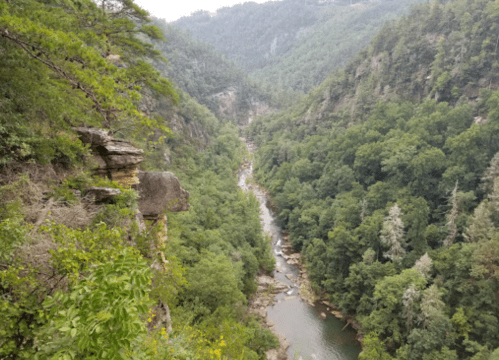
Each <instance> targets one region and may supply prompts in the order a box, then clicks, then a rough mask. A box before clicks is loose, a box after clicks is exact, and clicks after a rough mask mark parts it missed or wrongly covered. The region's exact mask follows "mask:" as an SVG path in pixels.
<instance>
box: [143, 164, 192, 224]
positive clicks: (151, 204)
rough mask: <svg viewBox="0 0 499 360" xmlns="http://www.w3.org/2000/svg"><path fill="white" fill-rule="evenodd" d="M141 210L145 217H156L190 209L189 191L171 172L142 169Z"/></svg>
mask: <svg viewBox="0 0 499 360" xmlns="http://www.w3.org/2000/svg"><path fill="white" fill-rule="evenodd" d="M138 178H139V186H138V190H139V195H140V197H139V201H138V203H139V210H140V212H141V213H142V215H143V216H144V218H145V219H151V220H154V219H156V218H157V217H158V216H159V215H160V214H164V213H166V212H179V211H187V210H189V203H188V202H187V199H188V198H189V193H188V192H187V191H185V190H184V189H182V187H181V186H180V182H179V181H178V179H177V177H176V176H175V175H174V174H172V173H170V172H155V171H140V172H139V173H138Z"/></svg>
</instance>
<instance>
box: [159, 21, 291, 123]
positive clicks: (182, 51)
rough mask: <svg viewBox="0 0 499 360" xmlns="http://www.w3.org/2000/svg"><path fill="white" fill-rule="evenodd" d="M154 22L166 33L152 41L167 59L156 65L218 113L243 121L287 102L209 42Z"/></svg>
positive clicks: (201, 102) (281, 95)
mask: <svg viewBox="0 0 499 360" xmlns="http://www.w3.org/2000/svg"><path fill="white" fill-rule="evenodd" d="M153 24H154V25H156V26H157V27H158V28H159V29H160V30H161V31H162V33H163V34H164V37H165V40H164V41H163V40H161V41H154V45H155V48H156V49H157V50H158V51H160V53H161V55H162V56H164V57H165V58H167V59H168V62H156V63H155V64H154V65H155V68H156V69H158V70H159V71H160V72H161V73H162V74H163V75H164V76H165V77H167V78H169V79H172V80H173V81H174V82H175V84H177V85H178V86H179V87H180V88H181V89H182V90H183V91H185V92H187V93H188V94H189V95H190V96H192V97H194V98H195V99H196V100H197V101H198V102H199V103H200V104H203V105H205V106H207V107H208V108H209V109H210V110H211V112H212V113H213V114H215V115H216V116H217V117H219V118H225V119H228V120H229V119H230V120H237V121H238V122H239V123H241V124H244V123H247V122H248V118H250V117H253V116H256V115H262V114H264V113H268V112H269V111H270V110H271V109H275V108H277V107H280V106H282V105H286V104H287V103H288V102H287V98H286V96H285V95H284V94H282V92H272V93H271V92H269V91H264V90H263V89H262V88H261V87H259V86H257V85H256V84H254V83H253V82H252V81H251V80H250V79H249V78H248V76H247V74H246V73H245V71H244V70H242V68H241V67H240V66H239V65H237V64H236V63H235V62H234V61H232V60H228V59H227V58H225V57H224V56H223V55H221V54H220V53H218V52H216V51H215V50H214V48H213V46H212V45H210V44H207V43H204V42H201V41H200V40H196V39H195V38H193V37H192V36H191V35H190V34H189V33H188V31H186V30H183V29H181V28H179V27H177V26H175V25H173V24H167V23H166V22H165V21H164V20H157V19H156V20H154V21H153Z"/></svg>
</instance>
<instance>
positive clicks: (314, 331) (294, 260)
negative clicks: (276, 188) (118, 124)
mask: <svg viewBox="0 0 499 360" xmlns="http://www.w3.org/2000/svg"><path fill="white" fill-rule="evenodd" d="M242 140H243V141H245V142H246V144H247V145H248V149H249V151H250V152H253V151H254V150H255V147H254V146H253V145H252V144H251V143H250V142H248V141H246V140H245V139H242ZM252 173H253V166H252V162H251V161H247V162H245V164H244V165H243V166H242V168H241V170H240V173H239V186H240V187H241V189H243V190H244V191H247V192H252V193H253V194H254V195H255V196H256V197H257V199H258V200H259V202H260V209H261V216H260V218H261V220H262V224H263V231H264V233H265V234H266V235H268V236H269V237H270V238H271V241H272V250H273V252H274V257H275V258H276V269H275V271H274V274H273V276H269V275H260V276H259V277H258V290H257V293H256V294H255V296H254V297H253V298H252V299H251V300H250V309H251V312H252V313H253V314H255V315H257V316H259V317H260V318H262V319H263V326H264V327H266V328H268V329H270V330H271V331H272V332H273V333H274V334H275V335H276V336H277V337H278V339H279V342H280V347H279V348H278V349H272V350H270V351H268V352H267V359H272V360H288V359H290V358H296V359H310V358H311V359H318V360H319V359H320V360H322V359H324V360H325V359H327V360H335V359H337V360H353V359H357V357H358V353H359V352H360V346H359V344H358V342H356V341H355V336H356V334H355V332H353V331H352V330H351V329H346V330H345V328H347V327H348V325H349V323H351V322H352V320H351V319H348V318H345V317H344V316H343V315H342V314H341V313H340V312H339V311H338V309H337V308H336V307H335V306H334V305H333V304H330V303H328V302H327V301H326V300H325V299H322V298H321V297H320V296H318V295H317V294H316V293H315V292H314V291H313V289H312V287H311V285H310V280H309V278H308V275H307V273H306V269H305V267H304V265H303V263H302V260H301V254H300V253H298V252H296V251H295V249H294V248H293V246H292V245H291V244H290V242H289V239H288V237H287V234H286V233H284V234H283V233H282V232H281V229H280V228H279V226H278V225H277V224H276V223H275V219H274V217H273V214H272V212H271V210H270V209H269V208H270V206H269V201H268V200H269V196H268V194H267V192H266V191H265V189H262V188H260V187H259V186H257V185H256V184H255V183H254V181H253V180H252ZM331 315H332V316H331ZM335 317H336V318H339V319H343V321H347V322H346V326H345V323H343V322H342V321H340V320H337V319H335ZM285 336H287V337H288V338H287V339H286V337H285Z"/></svg>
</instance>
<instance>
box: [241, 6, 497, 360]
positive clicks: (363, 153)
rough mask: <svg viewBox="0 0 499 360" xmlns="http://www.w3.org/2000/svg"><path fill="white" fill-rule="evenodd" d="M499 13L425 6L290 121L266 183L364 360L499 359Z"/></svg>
mask: <svg viewBox="0 0 499 360" xmlns="http://www.w3.org/2000/svg"><path fill="white" fill-rule="evenodd" d="M498 21H499V1H497V0H496V1H489V0H456V1H451V2H449V3H448V4H446V5H444V4H442V3H441V2H438V1H437V2H433V3H431V4H424V5H419V6H417V7H416V8H415V9H413V10H412V11H411V13H410V14H409V15H408V16H407V17H404V18H402V19H400V20H399V21H398V22H394V23H391V24H388V25H386V26H385V27H384V28H383V29H382V30H381V31H380V32H379V33H378V34H377V35H376V37H375V38H374V39H373V40H372V41H371V42H370V44H369V45H368V46H367V47H366V48H365V49H364V50H363V51H361V52H360V53H359V54H357V55H356V56H355V57H354V58H353V59H351V60H349V62H348V64H347V65H346V67H345V68H344V69H342V70H339V71H336V72H335V73H334V74H333V75H332V76H331V77H330V78H328V79H327V80H326V81H325V82H324V83H323V84H322V85H321V86H320V87H318V88H317V89H315V90H314V91H313V92H311V93H310V94H309V95H308V96H307V97H306V99H305V100H304V101H302V102H301V103H300V104H298V105H297V106H295V107H294V108H293V109H290V110H288V111H285V112H282V113H279V114H274V115H271V116H268V117H264V118H261V119H258V121H256V122H254V123H253V124H252V125H251V127H250V129H249V131H248V136H250V137H252V139H253V140H254V141H256V142H257V144H258V145H259V147H260V149H259V151H258V154H257V161H256V163H257V164H256V173H257V176H258V179H259V181H260V182H261V183H262V184H264V186H266V187H267V189H269V191H270V192H271V193H272V194H273V197H274V201H275V205H276V207H277V208H278V209H279V210H278V212H279V219H280V222H281V224H282V226H283V227H285V228H286V229H288V230H289V233H290V239H291V242H292V244H293V245H295V247H297V248H299V249H301V250H302V252H303V254H304V256H305V257H306V259H307V269H308V271H309V274H310V276H311V278H312V279H313V281H314V282H315V284H316V286H317V288H318V289H321V290H322V291H325V292H327V294H328V296H329V297H330V298H331V300H332V302H333V303H335V304H337V305H339V306H340V308H341V310H342V311H343V312H345V313H347V314H352V315H355V316H356V318H357V320H358V321H359V322H360V324H361V326H362V328H363V332H364V334H365V338H364V342H363V347H364V352H363V354H362V355H361V359H392V358H396V359H425V360H426V359H428V360H429V359H495V358H496V357H497V356H498V351H499V350H496V349H498V348H499V338H498V337H497V333H498V331H499V302H498V295H497V294H499V282H498V280H499V279H498V277H497V263H498V261H499V258H498V249H499V229H498V225H499V223H498V219H499V217H498V216H499V213H498V208H499V207H498V205H499V204H497V197H498V190H499V187H498V185H499V183H498V181H499V180H498V174H499V173H498V166H499V162H498V161H499V155H497V154H498V152H499V142H498V141H497V139H498V136H499V117H498V114H499V91H498V88H499V72H498V69H499V61H498V59H497V50H498V48H497V40H498V27H497V24H498Z"/></svg>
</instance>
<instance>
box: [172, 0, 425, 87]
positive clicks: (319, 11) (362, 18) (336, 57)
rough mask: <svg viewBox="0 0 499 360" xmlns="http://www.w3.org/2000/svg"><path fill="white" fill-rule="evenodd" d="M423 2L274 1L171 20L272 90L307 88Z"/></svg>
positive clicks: (408, 0) (242, 5)
mask: <svg viewBox="0 0 499 360" xmlns="http://www.w3.org/2000/svg"><path fill="white" fill-rule="evenodd" d="M420 2H422V1H421V0H403V1H391V0H383V1H376V2H371V1H336V2H333V1H331V2H329V1H318V0H309V1H296V0H284V1H273V2H267V3H263V4H256V3H251V2H248V3H244V4H240V5H237V6H233V7H230V8H223V9H221V10H219V11H218V12H217V14H216V16H212V15H210V14H209V13H208V12H197V13H195V14H193V15H192V16H190V17H184V18H182V19H180V20H178V21H176V22H175V24H177V25H178V26H180V27H182V28H186V29H189V30H190V31H191V32H192V34H193V35H194V36H195V37H196V38H198V39H201V40H203V41H206V42H208V43H211V44H213V45H214V46H215V48H216V49H217V50H218V51H220V52H221V53H223V54H225V56H227V57H228V58H231V59H234V60H235V61H236V62H238V63H239V64H241V65H242V66H244V68H245V69H246V70H247V71H249V72H250V75H251V78H253V79H254V80H256V81H257V82H259V83H262V84H263V85H265V86H266V87H267V88H269V89H271V90H273V91H283V90H285V91H288V92H293V91H298V92H301V93H305V92H308V91H309V90H310V89H311V88H313V87H315V86H317V85H319V84H320V83H321V82H322V81H324V80H325V79H326V78H327V77H328V76H329V74H330V73H331V71H332V70H333V69H336V68H339V67H341V66H343V65H344V64H345V63H346V61H347V60H348V59H349V58H350V57H351V56H353V55H354V54H355V53H357V52H358V51H359V50H360V49H362V48H363V47H364V46H365V45H366V44H367V43H368V42H369V40H370V39H371V38H372V37H373V36H374V35H375V34H376V32H377V30H379V29H380V28H381V26H382V25H383V24H384V23H385V22H386V21H388V20H392V19H396V18H398V17H399V16H401V14H403V13H404V12H407V11H408V9H409V8H410V7H411V6H412V5H414V4H417V3H420Z"/></svg>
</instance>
